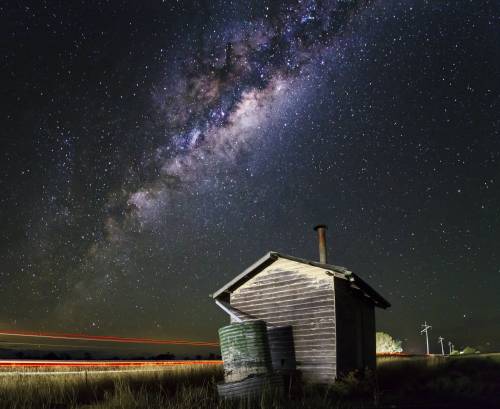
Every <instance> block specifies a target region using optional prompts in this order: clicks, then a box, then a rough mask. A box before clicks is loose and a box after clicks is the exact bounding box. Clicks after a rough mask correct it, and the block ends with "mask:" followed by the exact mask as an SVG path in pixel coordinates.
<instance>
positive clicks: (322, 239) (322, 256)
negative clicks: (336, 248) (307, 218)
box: [314, 224, 328, 264]
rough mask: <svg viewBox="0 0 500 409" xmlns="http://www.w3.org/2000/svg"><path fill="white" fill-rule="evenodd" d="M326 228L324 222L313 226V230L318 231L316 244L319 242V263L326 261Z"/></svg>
mask: <svg viewBox="0 0 500 409" xmlns="http://www.w3.org/2000/svg"><path fill="white" fill-rule="evenodd" d="M326 229H328V227H327V226H326V225H325V224H318V225H317V226H315V227H314V230H316V231H317V232H318V244H319V262H320V263H321V264H326V263H327V257H326Z"/></svg>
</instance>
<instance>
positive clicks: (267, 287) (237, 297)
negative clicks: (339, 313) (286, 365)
mask: <svg viewBox="0 0 500 409" xmlns="http://www.w3.org/2000/svg"><path fill="white" fill-rule="evenodd" d="M230 304H231V306H232V307H234V308H236V309H238V310H239V311H241V312H243V313H245V314H249V317H244V319H252V318H255V319H262V320H264V321H266V323H267V325H268V327H270V328H272V327H285V326H292V333H293V344H294V349H295V359H296V362H297V369H298V370H299V371H301V374H302V379H303V380H304V381H306V382H321V383H331V382H333V381H334V379H335V377H336V374H337V352H336V322H335V321H336V319H335V297H334V279H333V276H331V275H328V274H327V273H326V270H324V269H321V268H318V267H315V266H311V265H307V264H304V263H298V262H296V261H291V260H287V259H281V258H280V259H278V260H276V261H275V262H274V263H272V264H271V265H269V266H267V267H266V268H264V269H263V270H262V271H261V272H259V273H258V274H257V275H256V276H254V277H252V278H251V279H250V280H248V281H247V282H245V283H244V284H242V285H241V286H240V287H239V288H237V289H235V290H234V291H233V292H232V293H231V296H230Z"/></svg>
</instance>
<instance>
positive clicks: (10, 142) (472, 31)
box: [0, 0, 500, 353]
mask: <svg viewBox="0 0 500 409" xmlns="http://www.w3.org/2000/svg"><path fill="white" fill-rule="evenodd" d="M146 3H147V4H146ZM482 3H483V4H482V5H481V7H478V6H477V3H476V2H473V1H471V2H468V1H464V2H461V5H460V6H457V4H456V2H451V1H445V0H442V1H440V0H437V1H408V2H398V1H392V0H387V1H385V0H384V1H382V0H380V1H354V0H352V1H351V0H349V1H348V0H337V1H320V0H317V1H313V0H294V1H284V2H277V1H269V0H252V1H249V2H232V1H223V0H216V1H201V0H200V1H186V2H182V1H180V2H170V1H166V2H163V1H151V2H134V1H130V2H129V1H125V2H120V4H119V5H117V3H115V2H101V1H97V0H96V1H90V2H86V3H82V4H80V2H76V1H75V2H63V3H60V4H43V3H41V2H29V1H27V2H23V4H22V5H20V4H18V5H5V6H0V18H1V20H2V21H0V23H1V24H0V27H2V30H4V32H3V38H5V39H6V43H5V47H4V48H5V52H4V53H3V56H2V57H3V59H2V61H1V67H2V69H3V75H2V90H3V91H2V96H1V108H2V110H1V111H2V112H3V114H2V115H3V117H2V118H3V119H2V127H1V131H0V132H1V140H2V144H4V145H5V146H4V147H3V149H2V150H1V154H2V161H1V163H0V184H1V186H2V195H0V204H1V208H0V209H1V213H0V217H1V220H2V230H1V234H0V298H1V299H2V303H1V305H0V327H1V328H0V329H6V330H7V329H11V330H30V331H36V330H41V331H46V332H50V331H63V332H88V333H92V334H96V335H102V334H103V335H106V334H113V335H119V336H125V337H158V338H165V339H167V338H168V339H169V338H193V339H212V338H214V334H215V333H216V329H217V327H218V326H220V325H222V324H223V323H225V322H226V317H225V316H224V314H223V313H222V312H220V311H218V310H217V308H216V307H215V306H214V305H213V303H212V301H211V300H210V299H209V298H208V294H209V293H211V292H213V291H214V290H215V289H217V288H218V287H220V286H221V285H222V284H223V283H224V282H225V281H227V280H229V279H231V278H233V277H234V276H235V275H236V274H238V273H240V272H241V271H242V270H243V269H244V268H246V267H247V266H248V265H250V264H252V263H253V262H254V261H255V260H256V259H258V258H259V257H261V256H262V255H263V254H264V253H265V252H267V251H269V250H276V251H282V252H284V253H288V254H291V255H295V256H299V257H306V258H311V259H314V258H316V257H317V251H316V243H315V236H314V232H312V230H311V229H312V226H313V225H314V224H316V223H326V224H328V225H329V227H330V229H329V236H328V240H329V242H328V243H329V254H330V255H331V260H330V261H331V262H333V263H335V264H338V265H345V266H346V267H347V268H349V269H350V270H351V271H354V272H355V273H357V274H359V275H360V276H361V277H363V278H364V279H366V280H367V281H368V282H369V283H370V284H372V285H373V286H374V288H376V289H377V290H379V291H380V292H381V294H382V295H384V296H385V297H386V298H387V299H388V300H390V301H391V304H392V305H393V307H392V309H391V310H390V311H388V312H384V313H381V314H379V316H378V318H377V319H378V327H379V329H382V330H386V331H388V332H390V333H391V334H392V335H394V336H395V337H396V338H400V339H403V341H404V342H403V345H404V346H405V347H407V348H408V350H411V351H417V352H418V351H421V350H422V347H423V345H422V343H421V339H420V337H419V333H418V331H419V328H420V324H421V323H422V322H423V321H424V320H427V321H428V322H430V323H431V324H432V325H433V328H434V329H435V331H439V334H437V332H436V334H435V335H436V336H438V335H441V336H443V337H444V338H445V339H453V340H454V341H455V345H457V346H459V345H465V344H471V345H474V346H478V347H480V349H483V350H487V349H494V346H495V345H497V344H495V342H497V341H495V340H498V339H499V337H498V335H499V334H498V328H497V326H495V325H494V324H493V323H495V322H498V320H499V319H500V312H499V308H498V302H497V301H495V300H496V298H497V297H496V293H495V289H496V288H498V286H499V285H500V283H499V281H498V280H499V277H500V275H499V274H498V273H499V271H498V265H499V263H500V260H499V257H500V256H499V253H498V249H497V245H496V243H497V241H498V240H497V237H498V233H499V232H500V220H499V218H498V211H497V209H498V208H499V207H500V202H499V201H500V197H499V195H498V188H497V184H498V178H499V175H500V170H499V163H500V145H499V141H500V135H499V132H500V124H499V122H498V112H499V100H498V98H499V97H498V95H499V94H500V92H499V88H500V86H499V78H500V75H499V72H498V67H499V66H500V56H499V55H498V43H499V42H500V38H499V36H500V33H499V30H498V26H499V17H498V16H499V11H498V4H497V2H494V1H485V2H482ZM472 288H473V289H474V292H472V291H471V290H470V289H472ZM20 300H22V302H20ZM464 328H474V329H475V330H474V331H469V330H465V329H464ZM495 334H496V335H495ZM495 337H496V338H495ZM0 341H1V340H0ZM139 352H140V351H139ZM188 352H189V351H186V353H188Z"/></svg>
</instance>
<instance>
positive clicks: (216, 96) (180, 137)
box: [59, 0, 364, 316]
mask: <svg viewBox="0 0 500 409" xmlns="http://www.w3.org/2000/svg"><path fill="white" fill-rule="evenodd" d="M362 5H364V4H363V2H354V1H347V2H346V1H344V0H342V1H338V2H325V3H324V4H322V5H320V4H318V3H317V2H315V1H308V2H298V3H296V4H293V5H287V6H283V7H279V8H278V9H277V10H270V7H267V6H266V7H265V10H266V14H265V18H261V19H258V20H255V21H248V22H246V23H245V24H241V23H238V24H236V25H230V27H228V28H226V29H225V30H224V31H223V32H222V33H221V34H220V35H218V37H217V39H216V40H212V41H211V42H209V41H203V42H202V44H203V47H201V49H200V50H198V52H197V53H196V54H195V55H190V56H187V57H185V59H184V60H181V61H180V62H179V65H180V66H181V67H182V68H183V69H181V68H178V67H174V69H170V70H167V73H166V78H165V80H164V81H165V86H164V87H160V86H156V87H155V90H154V92H153V97H152V98H153V106H154V108H155V109H156V111H155V113H154V114H155V116H156V117H157V121H158V123H159V127H160V128H161V130H162V132H163V133H164V134H165V143H164V144H162V145H159V146H157V147H156V148H155V150H154V155H153V156H152V157H151V158H150V159H149V160H148V161H147V165H149V166H152V167H153V168H154V169H155V171H154V174H153V175H152V176H150V177H148V180H147V182H145V183H144V182H143V183H139V186H138V187H137V188H135V189H134V190H133V191H126V192H125V193H124V194H123V192H122V197H121V200H120V201H119V202H118V203H113V204H112V208H113V212H112V215H110V216H109V217H108V218H107V219H106V220H105V222H104V224H105V230H106V237H105V238H104V240H103V241H101V242H97V243H95V244H94V245H92V247H91V248H90V252H89V254H88V259H87V260H86V261H85V263H86V264H91V265H92V264H99V263H101V262H102V260H103V257H104V260H107V257H106V256H105V254H106V253H108V252H109V249H110V246H113V243H117V242H129V241H130V240H134V239H133V238H132V237H127V235H129V234H134V233H140V232H144V231H145V230H149V231H151V230H152V231H155V232H158V231H160V233H161V231H162V230H165V229H167V230H168V229H170V228H172V226H169V225H168V219H169V218H168V213H169V211H170V210H171V207H172V206H173V201H175V200H183V199H182V196H179V195H181V194H182V192H185V191H188V192H193V191H196V192H197V193H198V194H201V195H203V194H206V192H207V190H210V189H213V188H214V185H216V184H222V185H225V184H226V183H227V180H226V179H228V176H227V174H224V175H222V178H221V177H219V176H218V175H220V174H221V172H224V170H225V169H228V167H234V166H236V167H237V166H238V161H239V157H240V156H241V154H242V153H243V152H254V154H255V153H256V152H258V146H259V143H261V141H260V140H261V139H262V138H265V137H266V138H269V137H271V138H272V136H269V134H270V132H269V127H270V126H271V124H272V122H273V121H276V118H279V117H280V116H281V117H283V116H287V115H288V114H289V112H290V111H291V110H292V108H293V105H294V102H295V105H296V104H297V102H296V101H299V100H300V99H301V98H304V97H305V94H306V91H305V90H304V84H303V83H304V81H307V80H310V77H311V75H313V74H312V73H313V72H314V69H315V66H317V65H321V64H324V59H325V58H327V57H331V55H334V54H335V52H336V51H337V50H338V49H339V47H338V39H339V37H340V36H345V35H346V33H345V32H344V31H345V30H346V26H347V25H348V23H349V21H350V19H351V18H353V16H354V15H355V13H356V12H360V11H361V10H362ZM267 13H269V14H267ZM270 14H273V16H271V15H270ZM202 35H203V34H202ZM344 40H346V38H345V37H344ZM186 67H188V68H187V69H186ZM154 132H158V129H155V130H154ZM221 179H222V180H221ZM117 214H118V216H117ZM174 228H175V227H174ZM113 251H116V252H117V253H120V250H118V249H114V250H113ZM167 251H168V249H167ZM114 257H117V256H114ZM114 257H113V258H114ZM127 260H128V259H127ZM117 279H119V278H118V277H113V275H112V274H110V273H106V274H105V275H104V276H103V275H102V274H99V273H98V274H97V276H92V275H91V276H90V277H88V276H87V274H86V276H85V277H84V278H83V279H81V280H80V281H78V283H77V284H76V290H77V291H76V295H74V296H71V297H70V299H69V300H68V302H67V303H65V304H62V307H60V308H59V310H60V311H62V312H63V314H62V315H63V316H65V315H67V311H75V313H79V311H78V309H77V310H75V309H74V305H75V303H76V304H78V303H80V302H82V301H85V299H88V298H91V299H93V298H94V297H95V296H96V294H95V293H96V292H97V293H103V291H106V290H107V288H108V287H109V286H110V285H112V283H113V281H114V280H117Z"/></svg>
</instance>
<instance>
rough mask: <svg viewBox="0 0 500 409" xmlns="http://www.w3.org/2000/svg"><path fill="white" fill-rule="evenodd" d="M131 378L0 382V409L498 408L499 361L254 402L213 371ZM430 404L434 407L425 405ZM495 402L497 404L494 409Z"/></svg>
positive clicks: (386, 366)
mask: <svg viewBox="0 0 500 409" xmlns="http://www.w3.org/2000/svg"><path fill="white" fill-rule="evenodd" d="M159 369H160V370H156V371H151V370H149V369H148V370H146V371H138V372H133V373H97V374H96V373H88V374H87V375H86V376H85V375H84V374H64V375H46V376H43V375H38V376H23V375H20V376H12V377H11V376H3V377H0V408H1V409H4V408H9V409H11V408H12V409H27V408H43V409H65V408H68V409H69V408H75V409H76V408H80V409H83V408H87V409H112V408H113V409H115V408H116V409H118V408H125V409H128V408H130V409H142V408H148V409H149V408H151V409H188V408H200V409H208V408H216V409H250V408H266V409H285V408H286V409H309V408H311V409H312V408H319V409H322V408H324V409H326V408H338V409H345V408H353V409H354V408H369V407H374V406H376V405H377V404H378V405H380V406H381V407H409V405H417V406H412V407H436V406H435V405H437V404H438V405H440V406H438V407H453V408H456V407H460V408H461V407H464V408H465V407H481V408H487V407H500V397H499V396H497V395H499V394H498V391H499V390H500V363H499V362H498V360H496V359H494V358H491V357H476V356H474V357H470V358H466V357H459V358H449V359H442V358H414V359H405V358H403V359H393V358H391V359H384V360H381V362H380V363H379V367H378V370H377V374H374V375H373V376H369V377H367V378H364V379H360V377H358V376H355V375H354V374H350V375H348V376H347V377H344V378H343V379H341V380H339V381H338V382H337V383H336V384H335V385H332V386H329V387H313V388H306V389H305V390H304V391H302V393H301V394H299V396H297V395H296V396H295V397H294V398H293V399H287V398H286V397H284V396H282V395H280V394H278V393H276V392H273V391H267V392H266V393H265V394H264V395H263V396H262V397H260V398H259V399H258V400H254V401H249V400H240V401H221V400H219V398H218V397H217V392H216V383H217V382H220V381H221V380H222V368H221V367H220V366H201V365H200V366H191V367H189V366H188V367H180V368H179V367H174V368H159ZM431 405H434V406H431ZM496 405H498V406H496Z"/></svg>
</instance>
